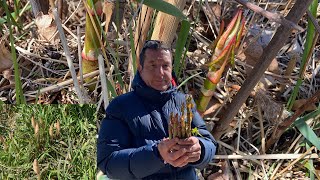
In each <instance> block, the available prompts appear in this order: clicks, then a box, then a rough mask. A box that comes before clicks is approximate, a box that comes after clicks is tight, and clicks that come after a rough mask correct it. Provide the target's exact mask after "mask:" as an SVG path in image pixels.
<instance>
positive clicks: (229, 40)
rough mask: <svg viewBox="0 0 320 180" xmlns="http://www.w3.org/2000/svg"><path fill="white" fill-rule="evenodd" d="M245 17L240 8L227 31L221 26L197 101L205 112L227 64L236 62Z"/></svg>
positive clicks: (200, 110) (200, 108)
mask: <svg viewBox="0 0 320 180" xmlns="http://www.w3.org/2000/svg"><path fill="white" fill-rule="evenodd" d="M244 24H245V21H244V17H243V15H242V10H241V9H239V10H238V12H237V14H236V16H234V17H233V19H232V21H231V22H230V23H229V25H228V27H227V29H226V31H225V32H223V31H222V30H221V29H222V28H223V27H221V28H220V33H222V32H223V34H220V35H219V36H218V38H219V39H217V40H216V41H215V42H216V43H214V45H216V46H215V47H214V53H213V55H212V57H211V59H210V62H209V63H208V64H207V66H208V67H209V68H208V69H209V72H208V74H207V78H206V79H205V81H204V85H203V87H202V88H201V94H200V97H199V99H198V101H197V108H198V111H199V112H200V113H201V114H203V113H204V112H205V110H206V109H207V106H208V104H209V102H210V100H211V97H212V95H213V92H214V90H215V88H216V86H217V84H218V83H219V81H220V79H221V76H222V74H223V72H224V69H225V67H226V66H227V64H229V63H231V64H233V63H234V54H235V53H234V51H235V49H236V48H237V47H238V46H239V44H240V40H241V35H242V32H243V29H244Z"/></svg>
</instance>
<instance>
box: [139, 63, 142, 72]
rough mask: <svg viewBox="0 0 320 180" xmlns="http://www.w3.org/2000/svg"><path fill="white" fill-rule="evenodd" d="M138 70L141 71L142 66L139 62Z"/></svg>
mask: <svg viewBox="0 0 320 180" xmlns="http://www.w3.org/2000/svg"><path fill="white" fill-rule="evenodd" d="M138 71H139V73H141V71H142V66H141V64H139V66H138Z"/></svg>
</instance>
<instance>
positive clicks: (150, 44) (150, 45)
mask: <svg viewBox="0 0 320 180" xmlns="http://www.w3.org/2000/svg"><path fill="white" fill-rule="evenodd" d="M147 49H153V50H158V49H163V50H169V51H170V53H171V57H172V51H171V48H169V47H167V46H165V45H164V44H163V43H162V41H159V40H147V41H146V42H145V43H144V45H143V48H142V50H141V52H140V56H139V62H140V65H141V66H142V67H143V65H144V60H145V54H146V50H147Z"/></svg>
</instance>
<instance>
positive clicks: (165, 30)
mask: <svg viewBox="0 0 320 180" xmlns="http://www.w3.org/2000/svg"><path fill="white" fill-rule="evenodd" d="M166 1H167V2H168V3H170V4H172V5H174V6H176V7H177V8H178V9H180V10H182V9H183V8H184V6H185V5H186V0H166ZM178 24H179V19H178V18H176V17H174V16H171V15H168V14H166V13H163V12H159V13H158V15H157V18H156V22H155V28H154V30H153V33H152V37H151V39H156V40H160V41H162V42H163V43H164V44H165V45H167V46H169V47H170V46H171V43H172V41H173V38H174V35H175V33H176V31H177V28H178Z"/></svg>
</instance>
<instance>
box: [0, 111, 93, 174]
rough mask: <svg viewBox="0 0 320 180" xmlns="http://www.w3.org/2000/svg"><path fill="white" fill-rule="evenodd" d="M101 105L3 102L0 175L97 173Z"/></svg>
mask: <svg viewBox="0 0 320 180" xmlns="http://www.w3.org/2000/svg"><path fill="white" fill-rule="evenodd" d="M97 118H98V117H97V114H96V106H94V105H0V143H1V145H0V147H1V148H0V179H95V175H96V171H97V167H96V137H97V136H96V134H97V128H96V120H97Z"/></svg>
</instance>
